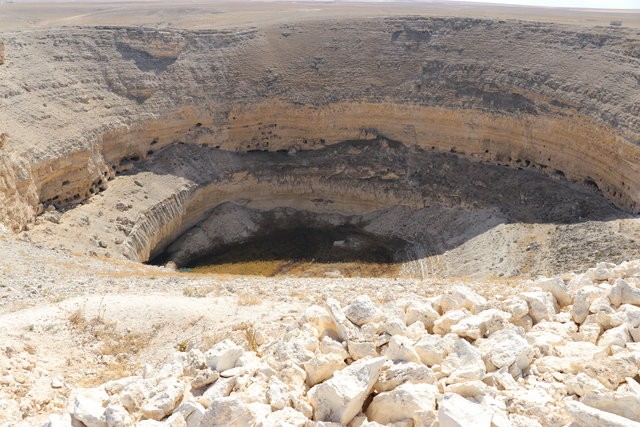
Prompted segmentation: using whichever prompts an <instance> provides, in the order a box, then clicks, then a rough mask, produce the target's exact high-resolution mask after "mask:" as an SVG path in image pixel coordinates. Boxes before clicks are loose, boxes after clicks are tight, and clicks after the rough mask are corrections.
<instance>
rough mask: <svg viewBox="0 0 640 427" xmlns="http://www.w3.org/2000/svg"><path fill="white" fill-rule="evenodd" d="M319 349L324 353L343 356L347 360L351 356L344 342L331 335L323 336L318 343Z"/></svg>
mask: <svg viewBox="0 0 640 427" xmlns="http://www.w3.org/2000/svg"><path fill="white" fill-rule="evenodd" d="M318 349H319V350H320V352H321V353H323V354H331V353H333V354H337V355H339V356H340V357H341V358H342V360H345V359H346V358H348V357H349V352H348V351H347V349H346V348H345V347H344V344H342V343H340V342H338V341H336V340H334V339H332V338H329V337H323V338H322V340H321V341H320V344H319V345H318Z"/></svg>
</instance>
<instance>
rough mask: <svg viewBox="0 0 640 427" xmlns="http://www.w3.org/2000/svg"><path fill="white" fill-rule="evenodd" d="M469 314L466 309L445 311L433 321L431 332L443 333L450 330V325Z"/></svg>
mask: <svg viewBox="0 0 640 427" xmlns="http://www.w3.org/2000/svg"><path fill="white" fill-rule="evenodd" d="M469 316H471V313H470V312H469V311H468V310H467V309H463V310H451V311H447V312H446V313H445V314H444V315H442V316H441V317H439V318H438V319H437V320H436V321H435V322H433V333H435V334H438V335H445V334H448V333H449V332H451V327H452V326H453V325H455V324H456V323H458V322H460V321H461V320H462V319H464V318H466V317H469Z"/></svg>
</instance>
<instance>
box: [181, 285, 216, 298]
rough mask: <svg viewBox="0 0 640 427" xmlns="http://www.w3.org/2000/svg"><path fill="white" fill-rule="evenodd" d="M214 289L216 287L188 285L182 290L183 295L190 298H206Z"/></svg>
mask: <svg viewBox="0 0 640 427" xmlns="http://www.w3.org/2000/svg"><path fill="white" fill-rule="evenodd" d="M213 290H215V288H214V287H212V286H186V287H185V288H184V289H183V290H182V295H184V296H185V297H190V298H204V297H206V296H207V295H208V294H209V293H210V292H211V291H213Z"/></svg>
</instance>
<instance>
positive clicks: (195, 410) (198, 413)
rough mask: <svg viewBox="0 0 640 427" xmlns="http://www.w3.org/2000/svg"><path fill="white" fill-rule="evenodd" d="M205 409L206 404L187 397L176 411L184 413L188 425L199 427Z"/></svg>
mask: <svg viewBox="0 0 640 427" xmlns="http://www.w3.org/2000/svg"><path fill="white" fill-rule="evenodd" d="M205 411H206V410H205V408H204V406H202V405H201V404H199V403H198V402H196V401H195V400H193V399H187V400H185V401H184V402H182V403H181V404H180V406H178V407H177V408H176V410H175V412H174V413H180V414H182V417H183V418H184V420H185V421H186V423H187V427H199V426H200V422H201V421H202V418H203V417H204V413H205Z"/></svg>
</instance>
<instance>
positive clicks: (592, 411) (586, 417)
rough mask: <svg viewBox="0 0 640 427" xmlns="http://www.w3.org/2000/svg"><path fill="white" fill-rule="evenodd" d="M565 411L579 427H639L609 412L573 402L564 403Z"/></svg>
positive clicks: (635, 423)
mask: <svg viewBox="0 0 640 427" xmlns="http://www.w3.org/2000/svg"><path fill="white" fill-rule="evenodd" d="M565 409H566V410H567V412H568V413H569V414H570V415H571V417H572V418H573V422H574V423H575V424H576V425H579V426H589V427H640V423H637V422H634V421H632V420H630V419H628V418H624V417H621V416H619V415H616V414H612V413H610V412H606V411H601V410H598V409H596V408H592V407H590V406H587V405H585V404H584V403H580V402H577V401H575V400H568V401H566V402H565Z"/></svg>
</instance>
